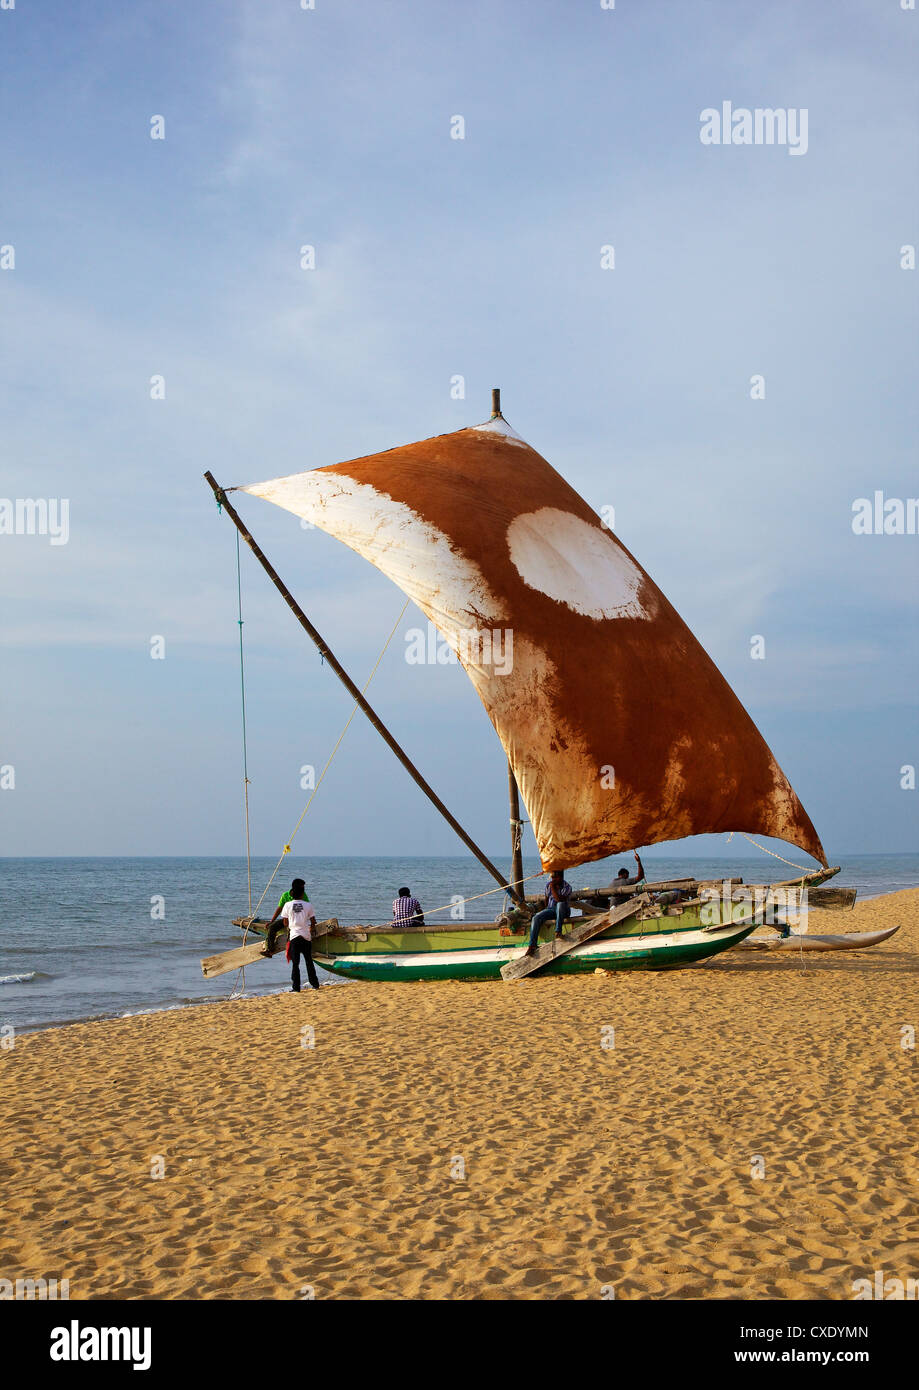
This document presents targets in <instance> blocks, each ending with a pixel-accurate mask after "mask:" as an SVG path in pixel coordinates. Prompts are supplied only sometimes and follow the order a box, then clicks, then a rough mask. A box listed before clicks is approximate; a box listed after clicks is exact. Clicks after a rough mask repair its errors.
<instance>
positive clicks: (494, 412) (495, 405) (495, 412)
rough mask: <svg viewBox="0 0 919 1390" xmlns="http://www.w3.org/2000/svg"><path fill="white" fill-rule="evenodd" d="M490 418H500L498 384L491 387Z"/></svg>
mask: <svg viewBox="0 0 919 1390" xmlns="http://www.w3.org/2000/svg"><path fill="white" fill-rule="evenodd" d="M491 418H492V419H493V420H498V419H500V418H501V390H500V387H498V386H493V387H492V388H491Z"/></svg>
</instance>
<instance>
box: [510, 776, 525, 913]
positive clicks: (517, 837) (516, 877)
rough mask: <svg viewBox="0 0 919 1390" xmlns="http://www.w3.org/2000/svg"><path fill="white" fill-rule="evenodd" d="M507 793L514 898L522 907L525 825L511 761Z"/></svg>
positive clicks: (523, 905) (523, 897) (523, 904)
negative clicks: (523, 824)
mask: <svg viewBox="0 0 919 1390" xmlns="http://www.w3.org/2000/svg"><path fill="white" fill-rule="evenodd" d="M507 793H508V801H509V803H510V819H511V885H512V886H511V891H512V893H513V895H514V900H515V901H516V902H518V903H519V904H520V905H521V907H525V906H526V896H525V894H524V889H523V848H522V844H521V840H522V837H523V826H522V825H521V822H520V792H519V789H518V787H517V778H516V777H515V776H514V769H513V768H512V767H511V765H510V762H508V764H507Z"/></svg>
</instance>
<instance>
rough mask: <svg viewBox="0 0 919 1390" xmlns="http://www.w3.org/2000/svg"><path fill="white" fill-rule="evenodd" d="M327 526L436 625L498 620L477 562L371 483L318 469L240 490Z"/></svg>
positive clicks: (497, 604) (499, 609) (496, 603)
mask: <svg viewBox="0 0 919 1390" xmlns="http://www.w3.org/2000/svg"><path fill="white" fill-rule="evenodd" d="M242 490H243V491H244V492H251V493H252V494H253V495H254V496H256V497H264V498H265V499H266V501H268V502H274V503H275V504H276V505H277V506H279V507H284V508H286V510H287V511H289V512H293V513H294V514H295V515H296V516H299V517H302V518H303V520H304V521H310V522H312V523H313V525H314V526H318V527H319V528H320V529H321V530H323V531H327V532H328V533H329V535H331V536H335V538H336V539H337V540H340V541H342V542H343V543H344V544H345V545H348V546H350V547H351V549H352V550H356V551H357V553H358V554H359V555H363V556H364V558H365V559H367V560H369V561H370V562H371V564H374V565H376V566H377V568H378V569H381V570H382V571H383V573H384V574H385V575H388V576H389V578H390V579H392V580H393V582H394V583H396V584H398V585H399V587H400V588H401V589H402V590H403V592H404V593H406V594H408V595H409V597H410V598H412V599H413V600H414V601H415V602H416V603H418V604H419V605H420V606H421V607H422V608H423V609H424V610H425V612H427V613H428V615H429V616H430V617H431V618H432V621H434V622H435V623H436V624H437V625H438V626H439V627H441V628H442V630H444V631H447V632H449V631H450V630H451V628H452V629H457V628H462V627H466V626H468V624H469V620H470V618H469V615H470V613H472V614H475V615H476V616H477V617H478V618H481V619H482V620H484V621H485V622H489V623H495V624H497V623H501V622H503V621H504V620H505V619H506V617H507V615H506V613H505V609H504V604H503V602H502V601H501V600H499V599H498V597H497V596H496V595H495V594H494V593H493V592H492V591H491V589H490V588H489V586H488V583H487V581H486V579H485V576H484V575H483V574H482V571H481V570H480V569H479V567H478V565H477V564H476V563H475V562H474V561H473V560H470V559H469V558H468V557H467V556H465V555H461V554H458V553H457V551H456V550H454V548H453V546H452V545H451V543H450V538H449V537H448V536H446V535H445V534H444V532H443V531H440V530H438V528H437V527H436V526H432V525H431V524H430V523H429V522H427V521H425V520H424V519H423V518H422V517H421V516H419V515H418V513H417V512H416V511H414V510H413V509H412V508H411V507H408V506H406V505H405V503H404V502H397V501H395V499H394V498H392V497H390V496H389V495H388V494H387V493H385V492H379V491H377V489H376V488H375V487H372V486H371V485H370V483H360V482H357V480H356V479H354V478H349V477H348V476H347V474H343V473H327V472H325V470H323V469H318V470H315V471H312V472H307V473H295V474H293V475H292V476H291V477H288V478H275V479H274V480H273V481H271V482H266V483H253V484H251V485H250V486H249V487H245V488H243V489H242Z"/></svg>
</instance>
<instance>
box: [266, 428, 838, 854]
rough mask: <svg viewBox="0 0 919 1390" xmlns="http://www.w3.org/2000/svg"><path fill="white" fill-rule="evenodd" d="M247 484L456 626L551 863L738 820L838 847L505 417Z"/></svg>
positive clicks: (618, 547)
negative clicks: (824, 837) (822, 835)
mask: <svg viewBox="0 0 919 1390" xmlns="http://www.w3.org/2000/svg"><path fill="white" fill-rule="evenodd" d="M245 491H246V492H250V493H253V494H255V495H256V496H258V497H264V498H267V499H268V500H269V501H271V502H275V503H277V505H278V506H281V507H285V508H287V510H288V511H291V512H294V513H296V515H297V516H300V517H302V518H304V519H306V520H308V521H310V522H312V523H313V524H314V525H316V526H319V527H321V528H322V530H324V531H327V532H329V534H330V535H333V536H335V537H337V538H338V539H339V540H341V541H344V543H345V544H346V545H349V546H350V547H351V548H352V549H353V550H356V551H357V552H358V554H360V555H363V556H364V557H365V558H366V559H368V560H370V561H371V562H372V563H373V564H374V565H376V566H377V568H378V569H380V570H382V572H383V573H384V574H385V575H387V576H388V577H389V578H390V579H392V580H393V581H394V582H395V583H396V584H398V586H399V588H400V589H402V590H403V592H404V593H406V594H407V595H408V596H409V597H410V598H411V599H413V600H414V602H415V603H417V605H418V607H419V608H420V609H421V610H422V612H423V613H425V614H426V615H427V617H428V618H430V620H431V621H432V622H433V623H434V624H435V625H436V626H437V627H438V628H439V629H440V631H441V632H442V633H443V634H444V635H445V637H446V638H447V640H448V641H449V642H450V644H451V645H452V646H453V647H454V649H455V650H456V651H457V654H458V656H459V658H460V660H461V662H462V664H463V666H464V667H465V669H466V671H467V674H468V675H469V678H470V680H471V681H472V683H473V685H474V686H475V688H476V690H477V691H478V694H479V697H480V699H481V701H482V703H483V705H484V706H485V709H486V710H487V712H488V715H489V718H490V719H491V721H492V723H493V724H494V726H495V729H496V730H497V733H498V737H499V738H500V740H501V742H502V744H503V745H504V747H505V749H506V751H507V756H508V758H509V759H510V763H511V766H512V768H513V770H514V773H515V775H516V778H517V782H518V784H519V786H520V791H521V793H522V796H523V799H524V802H525V804H526V807H527V811H528V812H529V817H530V821H531V823H532V825H533V829H534V831H535V834H536V842H537V845H538V846H539V852H540V855H541V856H542V862H543V865H544V867H545V868H547V869H552V868H570V867H573V866H575V865H577V864H584V863H587V862H589V861H591V860H595V859H601V858H603V857H604V856H606V855H609V854H615V853H618V852H619V851H621V850H624V849H629V848H631V847H633V846H636V845H648V844H656V843H659V842H660V841H663V840H676V839H681V838H683V837H684V836H688V835H701V834H705V833H707V832H711V831H730V830H737V831H740V830H746V831H751V832H758V833H759V834H762V835H772V836H776V837H777V838H778V839H781V840H786V841H788V842H789V843H790V844H794V845H798V846H799V847H800V848H801V849H804V850H806V851H807V852H808V853H809V854H812V855H813V856H814V857H815V858H816V859H818V860H819V861H820V862H821V864H824V865H825V864H826V858H825V856H824V853H823V848H822V846H821V844H820V840H819V839H818V837H817V833H816V831H815V830H814V827H813V825H812V824H811V822H810V819H809V817H808V816H807V813H806V812H805V810H804V808H803V806H802V805H801V803H800V801H799V800H798V798H797V796H796V795H795V793H794V791H793V790H792V788H791V786H790V784H789V782H788V780H787V779H786V777H785V775H784V773H783V772H782V770H781V768H780V767H779V766H778V764H777V762H776V761H775V758H774V757H773V756H772V754H771V752H770V751H769V748H768V747H767V746H766V743H765V741H764V740H763V738H762V735H761V734H760V733H759V731H758V730H757V728H756V726H755V724H754V723H753V721H752V719H751V718H750V716H749V715H748V714H747V712H746V710H745V709H744V708H743V706H742V705H741V703H740V701H739V700H738V699H737V697H736V695H735V694H734V692H733V691H732V690H731V688H730V686H729V685H728V684H727V682H726V681H725V680H724V678H723V676H722V675H721V674H720V672H719V671H718V670H717V669H716V667H715V665H714V664H713V662H712V661H711V660H710V658H709V657H708V656H707V655H706V653H705V652H704V651H703V649H702V647H700V645H699V643H698V642H697V641H696V639H695V637H693V635H692V633H691V632H690V631H689V629H688V627H687V626H686V624H685V623H684V622H683V620H682V619H681V618H680V617H679V615H678V614H677V613H676V611H675V610H674V609H673V608H672V607H671V605H670V604H669V603H668V601H667V599H666V598H665V597H664V595H663V594H662V593H661V591H660V590H659V589H658V588H657V586H656V585H655V584H654V582H653V581H652V580H651V579H650V578H649V576H648V575H647V574H646V573H645V571H644V570H643V569H642V568H641V566H640V565H639V564H638V562H637V561H636V560H635V559H634V558H633V557H632V555H630V553H629V552H628V551H627V550H626V548H625V546H624V545H622V543H621V542H620V541H619V539H618V538H617V537H616V536H614V535H613V534H612V533H611V532H610V531H609V530H607V529H606V528H605V527H604V526H603V525H602V523H601V521H600V519H599V518H598V517H597V515H596V514H595V513H594V512H593V511H592V510H591V508H590V507H589V506H588V505H587V503H586V502H585V501H584V500H583V499H582V498H581V497H579V496H578V494H577V493H576V492H575V491H574V489H573V488H571V487H569V485H568V483H566V482H565V480H564V478H562V477H561V476H560V474H558V473H556V471H555V469H554V468H552V467H551V466H550V465H549V464H548V463H547V462H546V460H545V459H544V458H542V457H541V456H540V455H539V454H537V453H536V451H535V450H534V449H531V448H530V446H529V445H528V444H526V443H524V441H523V440H522V439H520V438H519V437H518V436H517V435H515V434H514V432H513V431H512V430H511V429H510V428H509V426H508V425H507V424H506V423H505V421H504V420H503V419H502V418H500V417H498V418H497V419H495V420H492V421H490V422H489V423H488V424H486V425H479V426H475V427H473V428H470V429H464V430H459V431H457V432H456V433H453V434H444V435H438V436H437V437H435V438H433V439H425V440H422V441H420V442H419V443H417V444H408V445H406V446H404V447H402V448H397V449H390V450H388V451H387V452H385V453H382V454H371V455H368V456H367V457H366V458H359V459H354V460H352V461H351V462H349V463H339V464H335V465H334V466H333V467H330V468H317V469H313V470H311V471H309V472H306V473H296V474H293V475H292V476H290V477H287V478H277V479H275V480H273V481H270V482H265V483H256V484H253V485H251V486H249V487H247V488H246V489H245Z"/></svg>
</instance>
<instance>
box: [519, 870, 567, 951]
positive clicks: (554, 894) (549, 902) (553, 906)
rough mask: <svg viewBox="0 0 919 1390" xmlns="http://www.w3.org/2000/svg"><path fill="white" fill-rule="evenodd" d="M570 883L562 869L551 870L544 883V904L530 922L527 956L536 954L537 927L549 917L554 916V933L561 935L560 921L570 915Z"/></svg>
mask: <svg viewBox="0 0 919 1390" xmlns="http://www.w3.org/2000/svg"><path fill="white" fill-rule="evenodd" d="M570 898H571V884H570V883H568V882H567V881H566V879H565V871H564V869H555V870H553V873H552V877H551V878H550V879H549V882H548V883H547V884H546V906H545V907H544V908H543V910H542V912H537V914H536V916H535V917H534V918H533V920H532V922H531V923H530V944H529V946H528V947H527V950H526V953H527V955H528V956H534V955H535V954H536V948H537V946H538V945H539V929H540V927H541V926H542V925H543V924H544V923H545V922H548V921H549V920H550V919H551V918H553V917H554V918H555V935H556V936H557V937H559V936H561V935H562V923H563V922H564V920H565V918H566V917H570V916H571V902H570Z"/></svg>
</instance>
